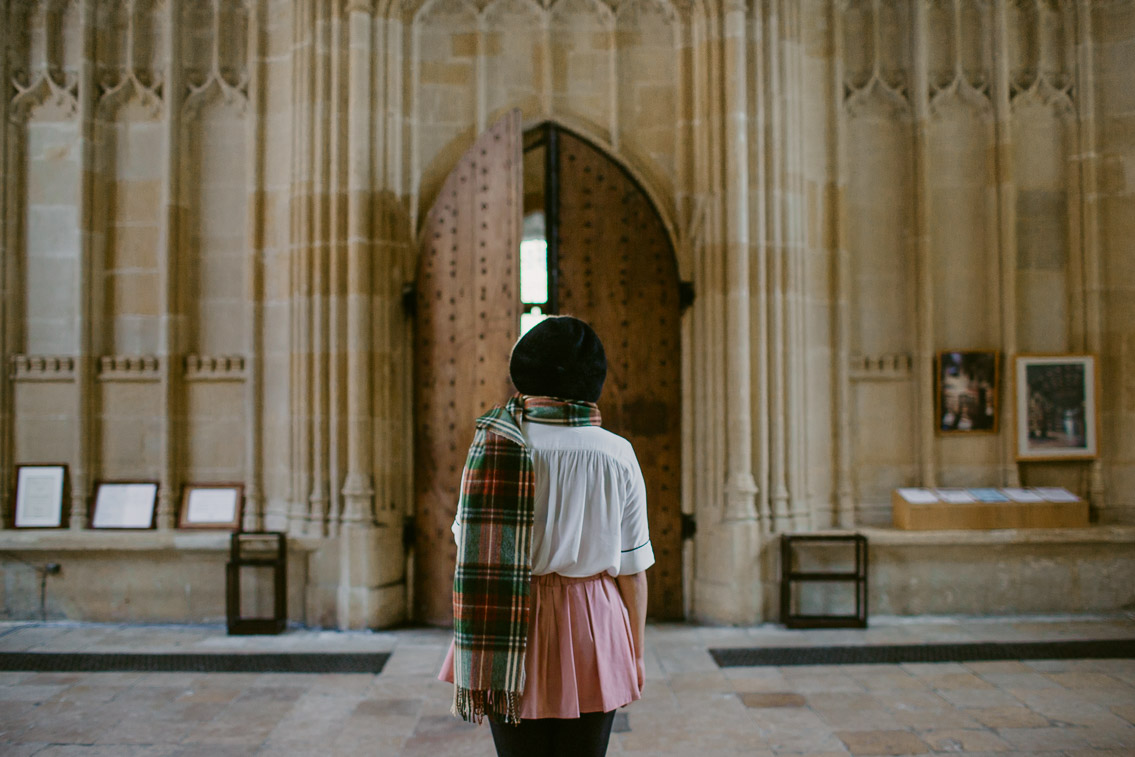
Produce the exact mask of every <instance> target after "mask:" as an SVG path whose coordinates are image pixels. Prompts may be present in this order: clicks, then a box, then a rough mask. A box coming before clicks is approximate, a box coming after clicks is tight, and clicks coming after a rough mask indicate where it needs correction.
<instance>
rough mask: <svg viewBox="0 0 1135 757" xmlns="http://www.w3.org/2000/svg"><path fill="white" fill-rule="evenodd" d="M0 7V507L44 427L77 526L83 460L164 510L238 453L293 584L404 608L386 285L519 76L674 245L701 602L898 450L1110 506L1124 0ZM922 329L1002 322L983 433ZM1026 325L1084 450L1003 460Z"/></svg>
mask: <svg viewBox="0 0 1135 757" xmlns="http://www.w3.org/2000/svg"><path fill="white" fill-rule="evenodd" d="M4 13H5V17H4V23H3V24H2V25H0V27H2V28H0V41H2V44H3V49H4V51H5V53H6V54H5V55H4V56H3V58H2V60H0V81H2V82H3V83H4V88H5V89H4V91H5V97H4V99H3V108H4V121H3V123H4V128H3V130H2V131H0V155H2V156H3V160H4V165H3V172H2V173H3V176H4V180H3V188H2V189H3V202H2V206H0V224H3V225H2V227H0V245H2V252H3V255H2V258H0V266H2V269H0V291H2V293H3V305H2V306H0V337H2V345H0V346H2V352H3V360H4V365H5V369H4V370H2V371H0V510H2V511H3V512H5V513H8V512H9V511H10V509H11V497H10V492H11V483H12V473H13V466H14V465H15V464H18V463H25V462H66V463H67V464H68V465H69V466H70V472H71V480H72V487H71V491H72V501H71V503H70V505H71V521H70V523H69V524H67V525H68V526H69V527H70V528H71V529H72V530H74V531H76V532H79V533H78V535H77V536H79V537H81V536H82V532H83V531H84V529H85V528H86V525H87V515H88V508H89V505H90V502H91V499H92V494H93V491H94V486H95V483H96V482H97V481H98V480H105V479H146V480H156V481H159V482H160V490H159V491H160V495H159V497H160V501H159V508H158V529H159V531H162V532H165V531H170V530H172V529H173V526H174V523H175V516H176V514H177V506H178V500H179V496H180V491H181V487H182V485H183V484H185V483H190V482H208V481H234V482H241V483H243V484H244V486H245V492H246V495H247V497H246V498H247V503H246V509H245V514H244V524H243V525H244V527H245V528H247V529H258V528H266V529H271V530H281V531H286V532H287V533H288V534H289V535H290V536H291V537H292V538H302V539H313V540H317V541H318V542H320V543H321V544H322V545H323V548H322V549H319V550H316V552H315V553H313V554H315V556H314V557H313V558H312V560H313V561H315V562H313V564H316V563H317V564H318V566H319V568H318V569H317V570H316V569H313V571H312V573H311V575H310V576H309V578H308V579H307V580H308V583H307V584H306V586H307V598H306V600H305V601H306V606H307V611H306V612H307V614H306V615H305V617H306V618H308V619H309V621H310V622H313V623H317V624H327V625H339V626H344V627H346V626H352V627H354V626H365V625H378V624H387V623H393V622H398V621H399V620H401V619H402V618H403V617H404V616H405V612H406V608H407V607H409V606H411V604H410V601H409V600H410V598H409V597H408V591H409V590H408V589H407V581H406V575H407V570H408V569H412V566H413V562H414V561H415V560H423V559H429V557H428V556H415V555H412V554H408V553H407V552H406V550H405V548H404V546H403V538H402V537H403V530H402V529H403V525H404V524H405V523H407V522H409V521H411V520H412V518H413V492H412V481H413V477H412V471H413V465H414V461H413V456H412V449H413V445H412V444H411V443H410V441H409V436H410V433H411V429H412V427H413V424H412V419H413V414H414V408H413V396H414V395H413V391H412V386H413V384H412V382H413V376H412V375H411V365H412V360H411V358H412V350H413V323H414V322H413V319H412V317H410V316H408V314H407V313H406V312H405V311H404V310H403V306H402V301H403V290H404V288H406V287H412V286H413V282H414V277H415V271H416V265H417V250H418V244H419V241H420V234H421V231H420V228H419V227H420V224H421V222H422V219H423V218H424V217H425V216H426V214H427V213H428V211H429V209H430V207H431V206H432V204H433V202H434V200H435V197H436V194H437V192H438V191H439V188H440V186H441V183H442V182H443V181H444V179H445V177H446V175H447V174H448V173H449V171H450V169H451V168H452V167H453V165H454V164H455V163H456V161H457V160H458V158H459V157H460V156H461V154H462V153H463V152H464V150H465V149H466V148H467V147H468V146H469V145H470V144H472V142H473V140H474V138H475V137H476V135H477V134H479V133H481V132H483V131H484V130H485V129H486V128H487V127H488V125H490V124H491V123H492V122H493V120H494V119H495V118H497V117H498V116H499V115H500V114H502V113H504V112H505V111H507V110H508V109H511V108H519V109H520V110H521V112H522V118H523V121H524V124H525V126H526V127H531V126H536V125H538V124H540V123H542V122H544V121H546V120H549V119H551V120H554V121H556V122H557V123H559V124H560V125H561V126H564V127H566V128H568V129H571V130H573V131H575V132H577V133H578V134H580V135H582V136H584V137H586V138H587V139H589V140H590V141H592V142H593V143H594V144H596V145H598V146H599V147H601V148H602V149H603V150H605V151H606V152H607V153H609V155H610V156H611V157H612V158H613V159H614V160H615V161H616V162H617V163H619V164H620V165H621V166H622V167H624V168H625V169H626V170H627V171H628V172H629V173H630V174H631V175H633V176H634V177H635V179H636V180H637V181H638V183H639V184H640V185H641V186H642V187H643V188H644V189H645V191H646V192H647V194H648V195H649V196H650V197H651V199H652V200H653V201H654V202H655V204H656V206H657V209H658V211H659V214H660V216H661V218H662V219H663V222H664V224H665V225H666V227H667V231H668V233H669V234H670V236H671V240H672V242H673V244H674V248H675V254H676V256H677V264H678V270H679V275H680V276H681V278H682V279H683V280H685V281H687V282H690V283H691V284H692V285H693V288H694V292H695V294H696V297H695V300H694V304H693V306H692V307H691V308H690V309H689V310H688V311H687V313H686V315H685V316H684V317H683V323H682V376H683V390H682V401H683V409H682V412H683V444H682V460H683V464H682V475H683V484H682V501H683V510H684V511H685V512H687V513H689V514H691V515H695V516H696V518H697V521H698V533H697V537H696V539H695V540H694V541H693V543H692V545H691V547H689V549H688V550H687V555H688V556H687V579H686V593H687V597H686V601H687V605H688V607H689V608H690V613H691V614H692V615H693V616H696V617H698V618H703V619H707V620H713V621H719V622H738V623H740V622H752V621H754V620H757V619H760V618H762V617H768V616H770V615H771V614H772V613H773V612H774V610H773V609H772V605H770V604H769V600H768V591H767V585H763V583H764V582H767V580H769V578H770V577H771V576H774V575H775V573H770V572H769V571H771V570H773V566H769V565H768V564H767V559H768V557H767V556H768V550H767V549H765V545H767V544H769V543H771V539H772V537H773V536H775V535H776V534H777V533H780V532H786V531H807V530H814V529H823V528H829V527H833V526H838V527H852V526H861V525H865V524H866V525H885V524H887V523H889V519H890V511H889V501H890V491H891V489H892V488H894V487H896V486H902V485H927V486H932V485H971V484H972V485H1008V484H1021V483H1023V484H1044V483H1047V484H1054V485H1061V486H1068V487H1069V488H1071V489H1073V490H1074V491H1076V492H1078V493H1080V494H1083V495H1085V496H1088V497H1090V499H1091V501H1092V505H1093V512H1094V513H1095V516H1096V517H1097V519H1098V520H1100V521H1103V522H1108V523H1130V522H1135V501H1132V496H1133V495H1132V492H1133V491H1135V447H1132V446H1131V445H1132V442H1131V439H1135V430H1133V428H1132V426H1133V425H1135V399H1133V398H1135V391H1133V390H1131V388H1130V386H1128V385H1129V384H1130V382H1131V375H1132V373H1133V371H1135V362H1133V360H1135V357H1132V356H1133V355H1135V332H1132V331H1131V325H1130V324H1132V323H1135V317H1133V316H1135V312H1132V311H1130V308H1131V306H1130V305H1129V304H1128V303H1129V302H1130V300H1131V297H1130V294H1131V291H1130V290H1131V289H1132V288H1133V287H1135V278H1133V277H1135V268H1133V267H1132V265H1131V254H1130V251H1129V244H1128V240H1129V238H1130V237H1131V234H1129V233H1128V232H1129V231H1130V230H1131V229H1130V225H1131V218H1132V217H1133V215H1135V214H1133V213H1132V210H1131V205H1132V197H1131V184H1132V182H1131V181H1129V180H1128V179H1127V178H1126V176H1127V175H1128V174H1130V173H1131V172H1132V169H1131V165H1132V161H1133V160H1135V157H1133V154H1132V150H1135V141H1133V138H1132V134H1133V133H1135V131H1133V130H1132V129H1131V128H1129V125H1128V124H1127V121H1125V120H1124V119H1130V118H1131V112H1130V111H1131V104H1130V102H1129V100H1130V97H1131V95H1130V90H1131V87H1130V86H1129V76H1128V75H1127V74H1128V73H1129V71H1130V70H1131V64H1132V47H1133V42H1132V39H1133V37H1132V35H1133V33H1135V32H1133V29H1135V21H1133V20H1132V11H1131V4H1130V3H1128V2H1122V1H1120V0H1108V1H1105V2H1094V3H1088V2H1087V1H1086V0H1037V1H1036V2H1033V1H1032V0H1027V1H1022V2H1017V1H1016V0H915V1H914V2H901V1H899V0H878V1H875V0H803V1H802V2H798V1H797V0H760V1H759V2H753V3H747V2H740V1H739V0H725V1H724V2H720V3H718V2H709V3H704V2H690V1H688V0H627V1H625V2H619V3H610V2H604V1H603V0H555V2H537V1H536V0H493V1H492V2H487V1H481V0H477V1H473V0H468V1H467V0H422V1H420V2H419V1H418V0H410V1H408V2H403V3H385V2H384V3H375V2H371V1H370V0H335V1H334V2H322V1H321V0H246V1H245V2H232V3H230V2H220V3H218V2H210V1H208V0H134V1H133V2H121V3H110V2H102V1H101V0H50V1H48V0H18V1H13V2H10V3H7V4H5V5H4ZM955 349H989V350H997V351H998V352H1000V353H1001V354H1002V356H1003V358H1002V379H1003V380H1002V389H1001V391H1000V394H999V397H998V399H999V401H1000V410H1001V424H1000V429H999V431H998V432H997V433H996V434H988V435H984V436H967V437H941V436H938V435H936V433H935V419H934V414H933V410H932V408H933V406H934V386H933V378H932V377H933V364H934V359H935V355H936V354H937V353H938V352H939V351H941V350H955ZM1036 351H1090V352H1094V353H1097V354H1099V355H1100V358H1101V366H1102V376H1103V382H1104V383H1103V386H1104V391H1103V399H1104V402H1103V407H1102V417H1103V429H1102V438H1103V447H1102V452H1103V454H1102V457H1101V459H1100V460H1099V461H1098V462H1073V463H1028V464H1018V463H1017V462H1016V459H1015V447H1014V438H1013V422H1014V418H1013V408H1012V391H1011V387H1010V382H1009V381H1008V374H1009V371H1008V362H1007V356H1009V355H1012V354H1014V353H1018V352H1036ZM458 420H460V419H458ZM21 538H23V537H22V535H21ZM1099 548H1100V549H1101V550H1104V551H1106V550H1108V549H1111V547H1108V546H1106V543H1105V546H1101V547H1099ZM738 586H740V587H741V589H740V590H738Z"/></svg>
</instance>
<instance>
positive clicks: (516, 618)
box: [453, 395, 600, 724]
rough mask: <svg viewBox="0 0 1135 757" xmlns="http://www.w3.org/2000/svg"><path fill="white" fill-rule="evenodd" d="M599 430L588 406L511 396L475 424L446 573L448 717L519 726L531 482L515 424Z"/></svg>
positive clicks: (593, 410) (528, 455) (528, 576)
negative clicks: (453, 564)
mask: <svg viewBox="0 0 1135 757" xmlns="http://www.w3.org/2000/svg"><path fill="white" fill-rule="evenodd" d="M525 419H527V420H531V421H536V422H538V423H554V424H558V425H563V426H598V425H600V415H599V408H597V407H596V406H595V404H594V403H591V402H576V401H568V400H557V399H552V398H550V397H527V396H522V395H516V396H514V397H513V398H512V399H510V400H509V401H508V404H507V405H504V406H501V405H497V406H496V407H495V408H493V409H492V410H490V411H489V412H487V413H485V414H484V415H482V416H481V417H480V418H478V419H477V432H476V435H475V436H474V437H473V444H472V446H470V447H469V457H468V458H467V459H466V461H465V471H464V472H463V473H462V475H461V497H460V499H459V500H458V504H457V520H458V522H459V523H460V524H461V531H460V537H459V539H458V545H457V570H456V572H455V573H454V576H453V647H454V649H453V675H454V693H453V714H454V715H457V716H458V717H461V718H463V719H465V720H468V721H473V722H477V723H480V722H481V721H482V720H483V719H484V717H485V715H486V714H491V715H494V716H496V717H497V718H499V719H500V720H502V721H504V722H505V723H514V724H515V723H519V722H520V696H521V694H522V693H524V651H525V645H526V644H527V641H528V608H529V581H530V580H531V577H532V522H533V509H534V506H535V498H536V479H535V476H534V474H533V465H532V455H531V453H530V452H529V450H528V447H527V444H526V442H525V439H524V434H523V432H522V431H521V429H520V423H521V421H523V420H525Z"/></svg>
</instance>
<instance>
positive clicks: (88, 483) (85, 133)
mask: <svg viewBox="0 0 1135 757" xmlns="http://www.w3.org/2000/svg"><path fill="white" fill-rule="evenodd" d="M79 26H80V34H81V35H82V45H81V49H82V53H81V56H82V57H81V60H80V63H79V165H80V167H81V173H80V175H79V268H78V275H77V276H76V277H75V278H76V280H75V288H74V292H73V296H74V297H75V303H76V304H75V314H76V324H75V330H76V333H77V335H78V355H76V357H75V384H74V386H75V392H76V394H77V397H76V398H75V399H76V401H75V407H76V408H78V413H79V415H78V418H76V419H75V420H76V424H75V429H74V437H73V438H74V443H75V448H74V449H75V451H74V460H75V466H74V467H73V468H72V470H71V524H70V525H71V528H72V529H82V528H86V527H87V504H88V500H89V497H90V495H91V493H92V490H93V488H94V479H95V476H96V472H95V470H94V457H95V456H94V450H95V448H96V443H95V439H96V436H97V434H96V431H95V429H96V426H95V421H96V412H97V411H96V407H97V404H96V402H95V390H96V387H95V368H96V364H97V361H98V357H97V356H96V355H94V354H93V350H92V348H93V346H94V340H93V336H94V335H93V333H92V331H93V327H92V312H91V311H92V306H93V297H92V296H93V292H94V278H93V264H94V260H93V258H94V247H95V240H94V238H93V237H94V235H93V233H92V232H93V226H94V223H93V207H92V206H93V199H94V198H93V195H94V182H95V180H96V179H95V158H94V150H95V139H94V137H95V134H94V127H95V105H96V102H97V100H96V98H95V76H94V67H95V60H94V58H95V4H94V0H84V1H83V3H82V5H81V6H80V11H79Z"/></svg>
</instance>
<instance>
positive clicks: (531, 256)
mask: <svg viewBox="0 0 1135 757" xmlns="http://www.w3.org/2000/svg"><path fill="white" fill-rule="evenodd" d="M520 305H521V312H520V333H521V334H525V333H527V331H528V329H530V328H532V327H533V326H535V325H536V324H537V323H539V322H540V321H542V320H544V319H545V318H547V317H548V240H547V239H546V238H545V236H544V214H543V213H542V212H535V213H531V214H529V215H528V216H526V217H525V219H524V235H523V238H522V240H521V242H520Z"/></svg>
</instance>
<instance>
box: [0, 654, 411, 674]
mask: <svg viewBox="0 0 1135 757" xmlns="http://www.w3.org/2000/svg"><path fill="white" fill-rule="evenodd" d="M388 659H390V655H389V654H388V653H386V652H380V653H335V654H327V653H309V652H290V653H275V654H111V653H108V654H98V653H87V652H66V653H55V652H2V653H0V670H25V671H35V672H50V673H109V672H127V673H372V674H374V675H377V674H379V673H381V672H382V668H383V666H385V665H386V661H387V660H388Z"/></svg>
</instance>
